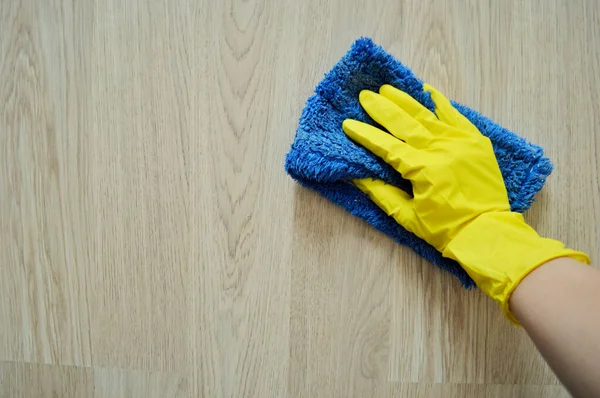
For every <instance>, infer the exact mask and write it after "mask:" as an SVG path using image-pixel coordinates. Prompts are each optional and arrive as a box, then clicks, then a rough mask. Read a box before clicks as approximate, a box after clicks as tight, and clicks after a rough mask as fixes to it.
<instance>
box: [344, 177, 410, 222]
mask: <svg viewBox="0 0 600 398" xmlns="http://www.w3.org/2000/svg"><path fill="white" fill-rule="evenodd" d="M352 183H353V184H354V185H356V187H357V188H358V189H360V190H361V191H363V192H364V193H365V194H367V195H368V196H369V198H371V200H372V201H373V202H374V203H375V204H376V205H377V206H379V208H380V209H381V210H383V211H384V212H385V213H386V214H387V215H388V216H391V217H393V218H394V219H395V220H396V222H398V224H400V225H402V226H403V227H404V228H406V229H407V230H409V231H410V230H411V226H412V225H413V224H414V220H415V217H416V215H415V211H414V208H413V198H411V197H410V195H409V194H407V193H406V192H404V191H403V190H401V189H400V188H398V187H395V186H393V185H389V184H386V183H385V182H384V181H382V180H379V179H372V178H362V179H356V180H352Z"/></svg>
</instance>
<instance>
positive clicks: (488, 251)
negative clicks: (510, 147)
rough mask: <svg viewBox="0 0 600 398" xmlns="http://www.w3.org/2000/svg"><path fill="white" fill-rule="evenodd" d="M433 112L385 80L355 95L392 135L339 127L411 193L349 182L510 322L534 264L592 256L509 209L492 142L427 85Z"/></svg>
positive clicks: (349, 123)
mask: <svg viewBox="0 0 600 398" xmlns="http://www.w3.org/2000/svg"><path fill="white" fill-rule="evenodd" d="M424 89H425V91H428V92H429V93H430V94H431V98H432V100H433V102H434V103H435V114H434V113H432V112H430V111H429V110H428V109H427V108H425V107H424V106H423V105H421V104H420V103H418V102H417V101H416V100H415V99H413V98H412V97H410V96H409V95H408V94H406V93H404V92H402V91H400V90H398V89H396V88H394V87H392V86H389V85H384V86H382V87H381V88H380V90H379V94H377V93H374V92H372V91H366V90H365V91H362V92H361V93H360V103H361V105H362V106H363V108H364V109H365V110H366V111H367V113H368V114H369V115H370V116H371V117H372V118H373V119H374V120H375V121H377V123H379V124H380V125H382V126H383V127H384V128H386V129H387V131H388V132H389V133H391V134H388V133H387V132H385V131H382V130H380V129H378V128H376V127H373V126H371V125H369V124H366V123H362V122H359V121H356V120H351V119H346V120H345V121H344V123H343V129H344V132H345V133H346V134H347V135H348V136H349V137H350V138H351V139H352V140H354V141H356V142H357V143H359V144H361V145H362V146H364V147H365V148H367V149H368V150H370V151H371V152H373V153H374V154H375V155H377V156H379V157H381V158H382V159H383V160H385V161H386V162H387V163H388V164H390V165H391V166H392V167H394V169H396V170H397V171H398V172H400V173H401V174H402V176H403V177H404V178H405V179H407V180H409V181H410V182H411V183H412V186H413V197H411V196H410V195H408V194H407V193H406V192H404V191H402V190H401V189H399V188H396V187H395V186H392V185H388V184H386V183H385V182H383V181H381V180H373V179H360V180H354V181H353V182H354V184H355V185H356V186H357V187H358V188H359V189H360V190H362V191H363V192H365V193H366V194H367V195H369V197H370V198H371V200H373V201H374V202H375V203H376V204H377V205H378V206H379V207H380V208H381V209H383V210H384V211H385V212H386V213H387V214H388V215H390V216H392V217H394V219H395V220H396V221H397V222H398V223H399V224H400V225H402V226H403V227H404V228H406V229H407V230H408V231H410V232H412V233H414V234H415V235H417V236H418V237H420V238H421V239H423V240H425V241H427V242H428V243H430V244H431V245H433V246H434V247H435V248H436V249H438V250H439V251H440V252H441V253H442V255H443V256H444V257H448V258H452V259H454V260H456V261H458V262H459V263H460V265H461V266H462V267H463V268H464V269H465V271H466V272H467V273H468V274H469V275H470V276H471V278H473V280H474V281H475V283H476V284H477V286H479V288H480V289H481V290H482V291H483V292H485V293H486V294H487V295H488V296H490V297H491V298H493V299H494V300H496V301H497V302H498V303H499V304H500V307H501V308H502V311H503V312H504V314H505V315H506V316H507V317H508V318H509V319H510V320H511V321H512V322H514V323H517V324H518V322H517V320H516V319H515V317H514V316H513V315H512V314H511V312H510V310H509V307H508V301H509V298H510V295H511V293H512V291H513V290H514V289H515V288H516V287H517V285H518V284H519V282H520V281H521V280H522V279H523V278H525V277H526V276H527V275H528V274H529V273H530V272H531V271H533V270H534V269H535V268H536V267H538V266H540V265H542V264H544V263H546V262H547V261H549V260H552V259H555V258H558V257H572V258H574V259H576V260H578V261H581V262H584V263H586V264H589V261H590V260H589V257H588V256H587V255H586V254H584V253H581V252H578V251H574V250H571V249H567V248H565V246H564V245H563V244H562V243H561V242H558V241H555V240H552V239H546V238H542V237H540V236H539V235H538V234H537V233H536V232H535V231H534V230H533V229H532V228H531V227H530V226H528V225H527V224H526V223H525V220H524V219H523V216H522V215H521V214H519V213H513V212H511V211H510V205H509V202H508V196H507V193H506V187H505V186H504V180H503V179H502V174H501V173H500V168H499V167H498V163H497V161H496V157H495V156H494V151H493V149H492V144H491V142H490V140H489V139H488V138H487V137H485V136H483V135H482V134H481V133H480V132H479V130H477V128H476V127H475V126H474V125H473V124H472V123H471V122H470V121H469V120H468V119H467V118H465V117H464V116H463V115H461V114H460V113H459V112H458V111H457V110H456V109H455V108H454V107H453V106H452V104H451V103H450V101H448V100H447V99H446V98H445V97H444V96H443V95H442V94H440V93H439V92H438V91H436V90H435V89H434V88H433V87H431V86H429V85H427V84H425V85H424Z"/></svg>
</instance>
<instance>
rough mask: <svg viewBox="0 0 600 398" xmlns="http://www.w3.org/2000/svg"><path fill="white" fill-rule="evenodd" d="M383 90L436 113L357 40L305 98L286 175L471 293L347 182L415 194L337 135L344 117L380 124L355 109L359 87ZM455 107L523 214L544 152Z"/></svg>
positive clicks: (372, 47) (429, 249) (403, 76)
mask: <svg viewBox="0 0 600 398" xmlns="http://www.w3.org/2000/svg"><path fill="white" fill-rule="evenodd" d="M383 84H391V85H392V86H394V87H396V88H398V89H400V90H402V91H405V92H406V93H408V94H410V95H411V96H412V97H413V98H415V99H416V100H417V101H419V102H420V103H421V104H423V105H424V106H426V107H427V108H429V109H430V110H432V111H433V109H434V104H433V102H432V100H431V98H430V96H429V94H428V93H426V92H425V91H423V82H422V81H421V80H419V79H418V78H417V77H415V75H414V74H413V73H412V71H411V70H410V69H408V68H407V67H406V66H404V65H402V63H400V62H399V61H398V60H396V59H394V57H392V56H391V55H389V54H388V53H386V52H385V50H383V48H381V47H379V46H378V45H376V44H375V43H373V41H372V40H371V39H369V38H360V39H358V40H357V41H356V42H355V43H354V44H353V45H352V47H351V48H350V51H348V53H346V55H345V56H344V57H343V58H342V59H341V60H340V61H339V62H338V63H337V64H336V65H335V66H334V67H333V69H332V70H331V71H330V72H329V73H327V74H326V75H325V78H324V79H323V80H322V81H321V82H320V83H319V84H318V86H317V88H316V89H315V94H314V95H313V96H311V97H310V98H309V99H308V101H307V103H306V107H305V108H304V110H303V112H302V116H301V117H300V123H299V126H298V130H297V131H296V137H295V139H294V142H293V144H292V147H291V150H290V152H289V153H288V154H287V157H286V161H285V169H286V171H287V172H288V173H289V174H290V175H291V176H292V177H293V178H294V179H295V180H296V181H298V182H299V183H300V184H302V185H303V186H305V187H308V188H311V189H313V190H315V191H317V192H319V193H320V194H321V195H323V196H325V197H326V198H327V199H329V200H331V201H332V202H333V203H335V204H338V205H340V206H342V207H343V208H344V209H346V210H347V211H349V212H350V213H351V214H353V215H355V216H358V217H360V218H362V219H363V220H365V221H366V222H368V223H369V224H371V225H372V226H374V227H375V228H377V229H378V230H380V231H381V232H383V233H385V234H387V235H389V236H390V237H392V238H394V239H395V240H396V242H398V243H400V244H402V245H406V246H409V247H410V248H412V249H413V250H414V251H415V252H416V253H417V254H419V255H420V256H422V257H424V258H425V259H427V260H429V261H431V262H432V263H434V264H435V265H437V266H439V267H441V268H443V269H445V270H446V271H448V272H450V273H452V274H453V275H455V276H456V277H458V278H459V279H460V281H461V282H462V284H463V286H465V287H472V286H474V285H475V284H474V282H473V280H472V279H471V278H470V277H469V275H467V273H466V272H465V271H464V270H463V269H462V268H461V267H460V265H459V264H458V263H456V262H455V261H453V260H450V259H447V258H444V257H442V255H441V254H440V253H439V252H438V251H437V250H436V249H435V248H434V247H433V246H431V245H429V244H428V243H426V242H425V241H423V240H422V239H420V238H418V237H416V236H415V235H413V234H412V233H410V232H408V231H406V230H405V229H404V228H402V227H401V226H400V225H398V224H397V223H396V221H395V220H394V219H393V218H391V217H389V216H388V215H386V214H385V213H384V212H383V211H382V210H381V209H379V208H378V207H377V206H376V205H375V204H374V203H373V202H371V200H370V199H369V198H368V196H366V195H365V194H364V193H362V192H361V191H360V190H359V189H357V188H356V187H354V185H352V183H350V182H349V181H350V180H352V179H354V178H365V177H373V178H381V179H383V180H385V181H386V182H388V183H390V184H394V185H396V186H398V187H400V188H402V189H404V190H406V191H407V192H411V191H412V189H411V186H410V183H409V182H407V181H406V180H403V179H402V177H401V176H400V174H399V173H398V172H396V171H395V170H394V169H392V168H391V167H390V166H389V165H387V164H386V163H385V162H383V161H382V160H380V159H379V158H377V157H376V156H374V155H373V154H371V153H370V152H368V151H367V150H366V149H364V148H363V147H361V146H359V145H357V144H355V143H353V142H352V141H351V140H350V139H348V138H347V137H346V135H345V134H344V132H343V131H342V122H343V121H344V119H347V118H351V119H356V120H361V121H363V122H367V123H371V124H374V125H377V124H376V123H375V122H374V121H373V120H372V119H371V118H370V117H369V116H368V115H367V113H366V112H365V111H364V110H363V109H362V107H361V106H360V103H359V102H358V94H359V92H360V91H361V90H364V89H369V90H372V91H378V90H379V87H380V86H381V85H383ZM452 104H453V105H454V106H455V107H456V108H457V109H458V110H459V111H460V112H461V113H462V114H463V115H464V116H466V117H467V118H468V119H469V120H470V121H471V122H472V123H473V124H474V125H475V126H476V127H477V128H478V129H479V131H481V133H482V134H484V135H486V136H488V137H489V138H490V139H491V141H492V144H493V146H494V152H495V154H496V158H497V159H498V164H499V165H500V169H501V171H502V176H503V178H504V182H505V184H506V189H507V191H508V197H509V200H510V205H511V209H512V210H513V211H518V212H523V211H525V210H526V209H528V208H529V206H531V203H532V202H533V200H534V195H535V194H536V193H537V192H538V191H539V190H540V189H541V188H542V186H543V185H544V182H545V181H546V177H548V175H549V174H550V173H551V172H552V164H551V162H550V160H549V159H548V158H546V157H544V152H543V150H542V148H540V147H538V146H536V145H532V144H530V143H528V142H527V141H526V140H525V139H523V138H521V137H519V136H517V135H515V134H514V133H512V132H511V131H509V130H507V129H505V128H504V127H502V126H499V125H497V124H496V123H494V122H493V121H491V120H490V119H488V118H486V117H485V116H482V115H480V114H479V113H477V112H476V111H474V110H472V109H470V108H467V107H466V106H464V105H461V104H458V103H456V102H452Z"/></svg>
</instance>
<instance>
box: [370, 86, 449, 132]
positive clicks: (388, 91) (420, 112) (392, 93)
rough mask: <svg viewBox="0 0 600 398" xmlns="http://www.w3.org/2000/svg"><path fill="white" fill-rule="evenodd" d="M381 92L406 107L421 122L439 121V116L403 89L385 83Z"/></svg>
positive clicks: (407, 111)
mask: <svg viewBox="0 0 600 398" xmlns="http://www.w3.org/2000/svg"><path fill="white" fill-rule="evenodd" d="M379 94H381V95H382V96H384V97H385V98H387V99H389V100H390V101H392V102H393V103H394V104H396V105H398V106H399V107H400V108H402V109H404V110H405V111H406V113H408V114H409V115H410V116H412V117H414V118H415V119H416V120H418V121H419V122H421V123H423V121H428V122H436V121H437V122H439V120H438V118H437V116H435V114H434V113H433V112H431V111H430V110H429V109H427V108H426V107H424V106H423V105H421V103H420V102H419V101H417V100H416V99H414V98H413V97H411V96H410V95H408V94H407V93H405V92H404V91H402V90H398V89H397V88H396V87H394V86H391V85H389V84H384V85H383V86H381V87H379Z"/></svg>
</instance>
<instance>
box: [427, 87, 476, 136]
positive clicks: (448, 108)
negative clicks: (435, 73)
mask: <svg viewBox="0 0 600 398" xmlns="http://www.w3.org/2000/svg"><path fill="white" fill-rule="evenodd" d="M423 90H425V91H427V92H428V93H430V94H431V99H432V100H433V103H434V104H435V113H436V115H437V117H438V118H439V119H440V120H441V121H443V122H445V123H447V124H449V125H451V126H454V127H456V128H457V129H458V130H463V131H468V132H471V133H476V134H479V135H481V133H480V132H479V130H478V129H477V127H475V126H474V125H473V123H471V122H470V121H469V119H467V118H466V117H464V116H463V115H462V114H461V113H460V112H459V111H458V110H456V108H455V107H454V106H453V105H452V104H451V103H450V101H449V100H448V98H446V97H444V95H443V94H442V93H440V92H439V91H437V90H436V89H435V88H434V87H432V86H430V85H429V84H427V83H425V84H423Z"/></svg>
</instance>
